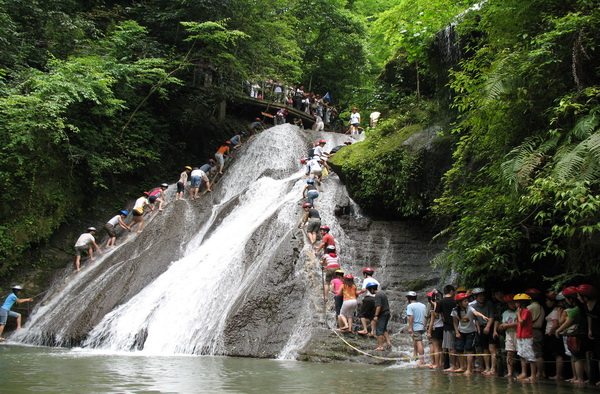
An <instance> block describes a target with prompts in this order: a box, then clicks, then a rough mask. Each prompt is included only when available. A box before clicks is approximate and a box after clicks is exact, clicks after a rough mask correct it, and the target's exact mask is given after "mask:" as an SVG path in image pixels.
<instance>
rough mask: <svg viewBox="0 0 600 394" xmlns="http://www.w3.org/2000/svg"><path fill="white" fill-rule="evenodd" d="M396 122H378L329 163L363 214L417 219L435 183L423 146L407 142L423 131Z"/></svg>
mask: <svg viewBox="0 0 600 394" xmlns="http://www.w3.org/2000/svg"><path fill="white" fill-rule="evenodd" d="M400 124H401V123H400V122H399V121H398V120H396V119H393V120H387V121H383V122H381V123H380V125H378V127H377V129H375V131H374V132H372V133H371V134H369V136H368V138H367V139H366V140H364V141H363V142H360V143H356V144H353V145H351V146H349V147H347V148H344V149H342V150H340V151H339V152H337V153H336V154H335V155H334V156H333V158H331V159H330V160H329V162H330V163H331V165H332V166H333V167H334V168H337V169H339V171H337V172H338V173H339V174H341V175H340V176H341V177H342V178H343V180H344V181H345V183H346V187H347V188H348V191H349V193H350V195H351V196H352V197H353V198H354V199H355V200H356V202H357V203H358V204H360V205H361V207H363V208H364V209H365V210H367V211H368V212H371V213H373V214H375V215H380V216H385V217H388V218H389V217H390V215H392V216H393V217H396V218H411V217H419V216H422V215H424V214H426V213H427V211H428V209H429V207H430V204H431V202H432V200H433V198H434V196H435V193H436V187H435V181H433V182H432V180H431V178H432V176H431V173H432V169H431V163H430V162H429V158H430V157H429V156H428V155H427V153H426V150H425V147H424V146H411V145H409V144H407V143H406V141H407V139H409V138H410V137H414V136H415V133H419V132H421V131H422V129H423V127H422V126H421V125H413V126H404V127H401V126H400Z"/></svg>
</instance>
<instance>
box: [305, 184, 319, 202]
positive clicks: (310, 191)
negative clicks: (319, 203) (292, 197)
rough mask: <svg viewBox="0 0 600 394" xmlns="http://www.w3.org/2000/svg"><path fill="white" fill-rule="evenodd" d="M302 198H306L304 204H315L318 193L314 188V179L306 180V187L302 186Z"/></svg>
mask: <svg viewBox="0 0 600 394" xmlns="http://www.w3.org/2000/svg"><path fill="white" fill-rule="evenodd" d="M302 197H304V198H306V202H308V203H309V204H313V205H314V204H315V199H316V198H317V197H319V191H318V190H317V187H316V186H315V180H314V179H307V180H306V186H304V190H302Z"/></svg>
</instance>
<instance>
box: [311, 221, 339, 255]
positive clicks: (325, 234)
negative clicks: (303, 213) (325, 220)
mask: <svg viewBox="0 0 600 394" xmlns="http://www.w3.org/2000/svg"><path fill="white" fill-rule="evenodd" d="M319 232H320V233H321V245H319V247H317V248H315V254H317V253H319V252H320V251H321V250H325V248H326V247H327V246H329V245H333V246H335V239H334V238H333V235H331V234H329V227H327V226H321V227H319Z"/></svg>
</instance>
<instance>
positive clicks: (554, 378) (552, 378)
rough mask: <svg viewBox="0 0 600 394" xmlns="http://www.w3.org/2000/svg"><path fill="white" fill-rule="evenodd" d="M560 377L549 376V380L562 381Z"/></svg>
mask: <svg viewBox="0 0 600 394" xmlns="http://www.w3.org/2000/svg"><path fill="white" fill-rule="evenodd" d="M564 379H565V378H563V377H562V376H550V380H564Z"/></svg>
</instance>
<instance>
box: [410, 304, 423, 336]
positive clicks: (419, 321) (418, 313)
mask: <svg viewBox="0 0 600 394" xmlns="http://www.w3.org/2000/svg"><path fill="white" fill-rule="evenodd" d="M426 313H427V307H426V306H425V305H424V304H422V303H420V302H411V303H410V304H408V305H407V306H406V316H414V320H413V326H412V329H413V331H422V330H425V314H426Z"/></svg>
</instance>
